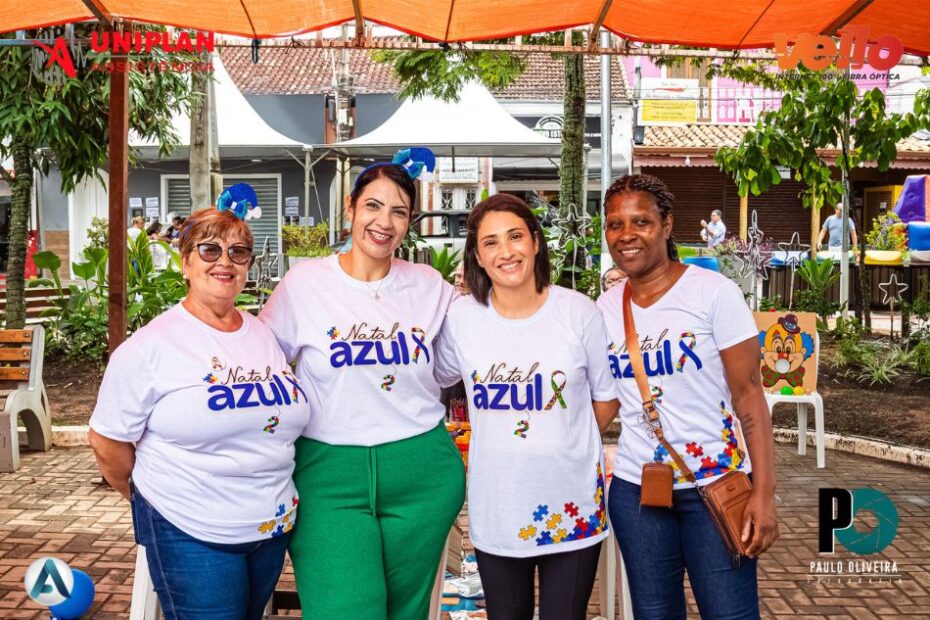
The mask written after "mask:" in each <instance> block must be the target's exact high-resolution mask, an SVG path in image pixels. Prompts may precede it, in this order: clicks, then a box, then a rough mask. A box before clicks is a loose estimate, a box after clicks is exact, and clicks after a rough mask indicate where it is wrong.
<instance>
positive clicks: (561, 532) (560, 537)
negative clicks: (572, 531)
mask: <svg viewBox="0 0 930 620" xmlns="http://www.w3.org/2000/svg"><path fill="white" fill-rule="evenodd" d="M567 536H568V531H566V530H565V528H559V531H557V532H556V533H555V535H554V536H553V537H552V542H554V543H560V542H562V541H563V540H565V538H566V537H567Z"/></svg>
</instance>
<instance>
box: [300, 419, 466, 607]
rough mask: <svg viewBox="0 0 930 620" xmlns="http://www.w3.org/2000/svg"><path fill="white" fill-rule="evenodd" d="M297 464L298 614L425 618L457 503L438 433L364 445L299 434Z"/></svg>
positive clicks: (460, 471)
mask: <svg viewBox="0 0 930 620" xmlns="http://www.w3.org/2000/svg"><path fill="white" fill-rule="evenodd" d="M296 459H297V467H296V469H295V470H294V481H295V483H296V484H297V490H298V492H299V493H300V508H299V509H298V517H297V525H296V527H295V528H294V530H293V534H292V537H291V544H290V554H291V560H292V561H293V564H294V573H295V577H296V578H297V591H298V594H299V596H300V606H301V609H302V610H303V617H304V618H310V619H312V620H354V619H356V618H357V619H359V620H362V619H364V620H425V619H426V616H427V615H428V613H429V603H430V594H431V592H432V586H433V583H434V581H435V578H436V571H437V570H438V568H439V561H440V556H441V555H442V550H443V547H444V545H445V541H446V537H447V536H448V534H449V528H451V527H452V523H453V522H454V521H455V517H456V515H458V513H459V511H460V510H461V509H462V504H463V502H464V500H465V475H464V466H463V465H462V458H461V455H460V453H459V451H458V449H457V448H456V447H455V445H454V444H453V443H452V440H451V439H450V438H449V436H448V434H446V430H445V427H444V426H443V425H442V424H440V425H439V426H437V427H436V428H435V429H434V430H431V431H429V432H427V433H423V434H422V435H418V436H416V437H411V438H410V439H403V440H400V441H395V442H392V443H387V444H383V445H379V446H374V447H371V448H366V447H363V446H333V445H329V444H325V443H322V442H319V441H315V440H312V439H306V438H301V439H299V440H298V441H297V457H296Z"/></svg>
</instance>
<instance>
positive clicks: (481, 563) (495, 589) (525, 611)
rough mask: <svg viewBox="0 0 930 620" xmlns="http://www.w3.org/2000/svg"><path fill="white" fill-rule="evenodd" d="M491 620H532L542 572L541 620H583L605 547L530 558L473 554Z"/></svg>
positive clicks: (591, 547)
mask: <svg viewBox="0 0 930 620" xmlns="http://www.w3.org/2000/svg"><path fill="white" fill-rule="evenodd" d="M475 555H476V556H477V558H478V572H479V573H480V574H481V585H482V587H483V588H484V596H485V600H486V602H487V606H488V607H487V609H488V620H532V618H533V611H534V607H535V605H534V603H535V599H536V597H535V591H534V586H533V578H534V577H535V574H536V569H537V567H538V568H539V620H585V618H586V617H587V608H588V599H589V598H591V589H592V588H593V587H594V576H595V575H596V574H597V561H598V558H599V557H600V555H601V543H600V542H598V543H596V544H594V545H591V546H590V547H585V548H584V549H577V550H575V551H567V552H565V553H552V554H549V555H540V556H536V557H531V558H510V557H504V556H500V555H492V554H490V553H484V552H483V551H480V550H478V549H476V550H475Z"/></svg>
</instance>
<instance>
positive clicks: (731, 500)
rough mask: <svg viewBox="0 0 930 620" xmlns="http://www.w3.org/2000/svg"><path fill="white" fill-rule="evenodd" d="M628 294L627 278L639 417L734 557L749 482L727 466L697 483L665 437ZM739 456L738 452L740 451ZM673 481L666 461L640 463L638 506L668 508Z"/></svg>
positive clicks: (627, 323) (626, 313)
mask: <svg viewBox="0 0 930 620" xmlns="http://www.w3.org/2000/svg"><path fill="white" fill-rule="evenodd" d="M632 296H633V290H632V288H631V287H630V282H629V280H628V281H627V282H626V285H625V286H624V290H623V327H624V331H625V332H626V348H627V353H628V354H629V356H630V364H632V366H633V376H634V377H635V379H636V386H637V387H638V388H639V395H640V398H642V401H643V421H644V423H645V426H646V428H647V429H648V431H649V432H650V434H652V435H654V436H655V438H656V439H658V440H659V443H660V444H662V446H663V447H664V448H665V449H666V450H667V451H668V453H669V455H670V456H671V457H672V459H673V460H674V461H675V464H676V465H678V469H679V471H681V473H682V475H683V476H684V477H685V479H687V480H688V482H690V483H692V484H693V485H694V487H695V488H696V489H697V491H698V494H699V495H700V496H701V499H702V500H703V501H704V505H705V506H707V511H708V512H709V513H710V516H711V519H713V522H714V525H715V526H716V527H717V531H718V532H719V533H720V537H721V538H722V539H723V542H724V544H725V545H726V547H727V550H728V551H729V552H730V555H731V556H732V557H733V558H734V560H738V559H739V556H740V555H745V553H746V549H745V547H744V545H743V541H742V530H743V514H744V513H745V511H746V504H747V503H748V502H749V495H750V494H751V493H752V482H751V481H750V480H749V476H748V475H746V472H743V471H738V470H731V471H729V472H727V473H726V474H724V475H723V476H720V478H718V479H717V480H715V481H713V482H711V483H710V484H706V485H703V486H699V485H698V483H697V479H696V478H695V477H694V473H692V472H691V469H689V468H688V465H687V464H685V461H684V459H682V458H681V456H680V455H679V454H678V452H677V451H676V450H675V448H673V447H672V445H671V444H670V443H669V442H668V441H667V440H666V439H665V434H664V433H663V432H662V421H661V420H660V419H659V412H658V410H657V409H656V406H655V403H654V402H653V399H652V393H651V391H650V389H649V383H648V382H647V380H646V368H645V367H644V365H643V355H642V352H641V351H640V348H639V339H638V338H637V336H636V325H635V324H634V323H633V309H632V304H631V299H632ZM740 456H742V453H741V454H740ZM674 484H675V471H674V469H673V468H672V466H671V465H668V464H666V463H646V464H645V465H643V477H642V483H641V489H642V490H641V493H640V500H639V503H640V506H650V507H654V508H671V507H672V489H673V487H674Z"/></svg>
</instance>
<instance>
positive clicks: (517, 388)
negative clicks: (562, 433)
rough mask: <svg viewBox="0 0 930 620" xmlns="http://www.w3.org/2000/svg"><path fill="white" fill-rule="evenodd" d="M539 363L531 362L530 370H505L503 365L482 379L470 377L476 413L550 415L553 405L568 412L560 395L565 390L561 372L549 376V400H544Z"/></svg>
mask: <svg viewBox="0 0 930 620" xmlns="http://www.w3.org/2000/svg"><path fill="white" fill-rule="evenodd" d="M538 369H539V362H534V363H533V365H532V366H530V368H529V370H526V371H524V370H522V369H521V368H520V367H519V366H508V365H507V364H506V363H504V362H502V363H500V364H494V365H492V366H491V368H490V369H489V370H488V372H487V373H486V374H485V376H484V378H483V379H482V378H481V377H480V376H479V375H478V371H473V372H472V373H471V379H472V382H473V383H474V397H473V398H472V400H473V401H474V405H475V409H491V410H495V411H549V410H550V409H552V408H553V407H554V406H555V404H556V403H558V404H559V406H561V408H562V409H567V408H568V405H566V404H565V398H564V397H563V396H562V392H563V391H564V390H565V385H566V383H567V378H566V376H565V373H564V372H562V371H561V370H555V371H553V372H552V373H551V374H550V377H549V385H550V387H551V390H552V392H551V396H550V395H549V394H546V396H549V398H548V400H543V398H544V396H543V375H542V373H539V372H537V370H538Z"/></svg>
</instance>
